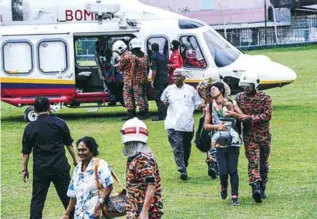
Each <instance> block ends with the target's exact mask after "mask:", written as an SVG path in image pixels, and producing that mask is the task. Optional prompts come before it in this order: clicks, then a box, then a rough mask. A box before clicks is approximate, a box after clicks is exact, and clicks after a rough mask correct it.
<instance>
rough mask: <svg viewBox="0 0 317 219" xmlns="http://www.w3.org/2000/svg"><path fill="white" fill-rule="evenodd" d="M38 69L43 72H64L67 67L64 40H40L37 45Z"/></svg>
mask: <svg viewBox="0 0 317 219" xmlns="http://www.w3.org/2000/svg"><path fill="white" fill-rule="evenodd" d="M38 57H39V69H40V70H41V71H42V72H44V73H53V72H65V71H66V70H67V68H68V63H67V62H68V60H67V46H66V43H65V42H64V41H60V40H56V41H42V42H40V43H39V46H38Z"/></svg>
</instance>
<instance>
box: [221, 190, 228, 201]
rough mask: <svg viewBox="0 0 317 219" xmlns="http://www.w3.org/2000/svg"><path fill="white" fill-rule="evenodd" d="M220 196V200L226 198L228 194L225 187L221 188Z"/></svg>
mask: <svg viewBox="0 0 317 219" xmlns="http://www.w3.org/2000/svg"><path fill="white" fill-rule="evenodd" d="M220 196H221V199H222V200H226V198H227V196H228V191H227V188H221V192H220Z"/></svg>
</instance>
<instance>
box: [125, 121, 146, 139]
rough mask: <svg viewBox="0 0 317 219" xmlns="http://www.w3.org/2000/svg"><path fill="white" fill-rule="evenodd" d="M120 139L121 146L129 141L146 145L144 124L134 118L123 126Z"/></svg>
mask: <svg viewBox="0 0 317 219" xmlns="http://www.w3.org/2000/svg"><path fill="white" fill-rule="evenodd" d="M121 137H122V143H123V144H124V143H127V142H131V141H137V142H143V143H146V142H147V139H148V129H147V127H146V125H145V123H144V122H142V121H141V120H139V119H138V118H137V117H134V118H133V119H129V120H128V121H126V122H125V123H124V124H123V126H122V128H121Z"/></svg>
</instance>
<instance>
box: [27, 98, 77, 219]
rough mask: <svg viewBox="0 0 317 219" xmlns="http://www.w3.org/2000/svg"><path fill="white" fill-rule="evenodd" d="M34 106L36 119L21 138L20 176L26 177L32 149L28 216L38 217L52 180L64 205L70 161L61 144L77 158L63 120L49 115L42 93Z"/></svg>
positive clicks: (65, 204) (46, 100)
mask: <svg viewBox="0 0 317 219" xmlns="http://www.w3.org/2000/svg"><path fill="white" fill-rule="evenodd" d="M34 110H35V112H36V113H37V115H38V119H37V120H36V121H34V122H31V123H30V124H28V125H27V126H26V127H25V129H24V134H23V138H22V154H23V157H22V178H23V181H24V182H26V179H27V178H29V171H28V161H29V157H30V154H31V152H32V150H33V191H32V200H31V208H30V218H31V219H39V218H42V212H43V208H44V203H45V199H46V195H47V192H48V189H49V187H50V183H51V182H53V184H54V186H55V189H56V191H57V194H58V196H59V198H60V200H61V201H62V203H63V205H64V208H65V209H66V208H67V206H68V202H69V198H68V197H67V195H66V193H67V189H68V185H69V182H70V175H69V170H70V165H69V164H68V161H67V157H66V156H65V148H64V147H65V146H67V150H68V151H69V153H70V154H71V156H72V158H73V162H74V165H77V159H76V155H75V151H74V148H73V145H72V144H73V139H72V137H71V136H70V131H69V128H68V126H67V124H66V123H65V121H64V120H62V119H59V118H57V117H52V116H50V103H49V100H48V98H46V97H37V98H36V100H35V103H34Z"/></svg>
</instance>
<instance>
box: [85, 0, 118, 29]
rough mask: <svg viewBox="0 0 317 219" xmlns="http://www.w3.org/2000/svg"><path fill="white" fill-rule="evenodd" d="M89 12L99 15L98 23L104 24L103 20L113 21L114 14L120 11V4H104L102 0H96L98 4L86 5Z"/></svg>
mask: <svg viewBox="0 0 317 219" xmlns="http://www.w3.org/2000/svg"><path fill="white" fill-rule="evenodd" d="M85 8H86V10H87V11H88V12H91V13H95V14H97V18H98V23H99V24H102V20H107V19H109V20H111V19H113V18H114V14H115V13H117V12H118V11H119V10H120V5H119V4H102V3H101V0H96V3H88V4H86V5H85Z"/></svg>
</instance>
